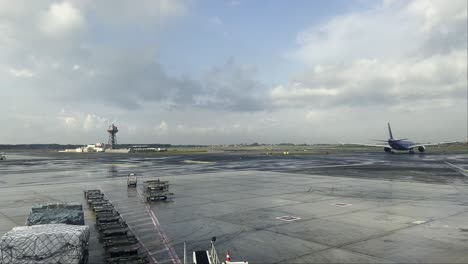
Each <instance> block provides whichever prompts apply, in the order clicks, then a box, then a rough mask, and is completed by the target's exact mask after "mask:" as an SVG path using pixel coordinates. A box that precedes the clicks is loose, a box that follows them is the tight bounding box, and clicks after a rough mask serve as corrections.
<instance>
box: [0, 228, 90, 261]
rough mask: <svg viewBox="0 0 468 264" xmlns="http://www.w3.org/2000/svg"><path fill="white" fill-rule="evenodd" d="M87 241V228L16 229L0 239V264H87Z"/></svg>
mask: <svg viewBox="0 0 468 264" xmlns="http://www.w3.org/2000/svg"><path fill="white" fill-rule="evenodd" d="M88 239H89V227H88V226H77V225H65V224H49V225H34V226H21V227H15V228H13V229H12V230H11V231H8V232H7V233H6V234H4V235H3V236H2V237H1V238H0V263H2V264H13V263H14V264H32V263H34V264H45V263H70V264H82V263H86V262H87V257H88Z"/></svg>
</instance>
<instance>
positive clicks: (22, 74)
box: [8, 68, 35, 78]
mask: <svg viewBox="0 0 468 264" xmlns="http://www.w3.org/2000/svg"><path fill="white" fill-rule="evenodd" d="M8 72H9V73H10V74H11V75H12V76H14V77H17V78H32V77H34V76H35V73H34V72H33V71H32V70H29V69H15V68H10V69H8Z"/></svg>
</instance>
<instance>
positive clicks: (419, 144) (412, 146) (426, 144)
mask: <svg viewBox="0 0 468 264" xmlns="http://www.w3.org/2000/svg"><path fill="white" fill-rule="evenodd" d="M450 143H457V142H456V141H450V142H438V143H417V144H414V145H411V146H409V147H408V148H417V147H421V146H424V147H425V146H438V145H444V144H450Z"/></svg>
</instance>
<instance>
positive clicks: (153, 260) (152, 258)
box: [98, 185, 158, 264]
mask: <svg viewBox="0 0 468 264" xmlns="http://www.w3.org/2000/svg"><path fill="white" fill-rule="evenodd" d="M98 188H99V190H100V191H101V192H102V193H104V191H103V190H102V188H101V186H100V185H98ZM104 196H105V197H106V198H107V200H108V201H109V202H111V204H113V203H112V200H111V199H110V198H109V197H108V196H107V195H106V194H105V193H104ZM150 216H151V215H150ZM120 218H122V219H123V220H124V221H125V219H124V218H123V217H122V216H120ZM128 229H130V231H132V233H133V235H134V236H135V237H136V239H138V243H140V245H141V246H142V247H143V248H144V249H145V251H146V252H147V253H148V256H149V257H150V262H151V263H152V264H158V261H157V260H156V259H155V258H154V257H153V256H152V255H150V254H149V253H150V251H149V249H148V248H147V247H146V246H145V244H144V243H143V242H142V241H141V239H140V238H139V237H138V236H137V234H136V233H135V232H133V229H132V228H131V227H130V226H128Z"/></svg>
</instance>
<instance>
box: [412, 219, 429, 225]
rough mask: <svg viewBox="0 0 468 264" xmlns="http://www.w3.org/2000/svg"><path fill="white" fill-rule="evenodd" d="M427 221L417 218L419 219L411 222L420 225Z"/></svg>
mask: <svg viewBox="0 0 468 264" xmlns="http://www.w3.org/2000/svg"><path fill="white" fill-rule="evenodd" d="M426 222H427V221H424V220H417V221H413V222H411V224H415V225H420V224H424V223H426Z"/></svg>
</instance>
